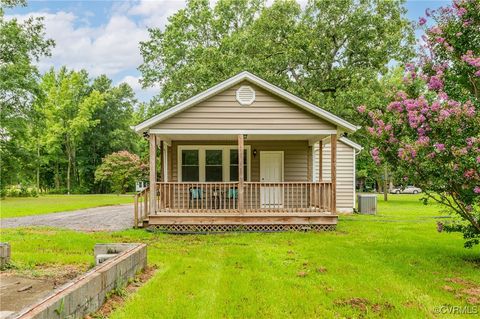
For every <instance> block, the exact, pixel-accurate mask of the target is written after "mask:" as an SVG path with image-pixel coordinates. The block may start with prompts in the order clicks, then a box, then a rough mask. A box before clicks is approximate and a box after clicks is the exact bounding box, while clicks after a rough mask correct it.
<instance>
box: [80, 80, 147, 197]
mask: <svg viewBox="0 0 480 319" xmlns="http://www.w3.org/2000/svg"><path fill="white" fill-rule="evenodd" d="M91 87H92V89H93V90H96V91H98V92H100V93H102V94H103V96H104V101H105V103H103V104H102V105H101V106H100V107H98V108H97V109H95V111H94V112H93V114H92V120H94V121H98V125H95V126H92V127H90V128H89V129H88V130H87V131H86V132H85V134H84V136H83V138H82V140H81V142H80V143H79V145H78V148H79V150H78V154H77V158H78V165H79V168H80V172H79V173H80V183H81V186H82V188H84V190H85V191H90V192H92V191H93V192H103V191H109V189H108V188H106V186H108V185H106V184H98V185H94V182H95V181H94V179H95V176H94V173H95V170H96V168H97V166H98V165H100V164H101V162H102V158H104V157H105V156H106V155H107V154H110V153H113V152H118V151H121V150H127V151H129V152H133V153H136V152H138V149H139V147H138V143H139V141H140V137H139V136H138V135H137V134H135V132H134V131H133V130H132V129H131V128H130V126H131V125H134V124H136V122H135V117H134V105H135V104H136V103H137V101H136V99H135V93H134V92H133V90H132V88H131V87H130V86H128V85H127V84H125V83H122V84H120V85H118V86H112V81H111V80H110V79H109V78H107V77H106V76H105V75H102V76H99V77H98V78H96V79H95V80H94V81H93V84H92V86H91Z"/></svg>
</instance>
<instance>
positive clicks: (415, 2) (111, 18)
mask: <svg viewBox="0 0 480 319" xmlns="http://www.w3.org/2000/svg"><path fill="white" fill-rule="evenodd" d="M297 1H299V0H297ZM306 1H307V0H300V1H299V2H300V3H305V2H306ZM450 2H451V1H447V0H443V1H439V0H409V1H407V3H406V8H407V10H408V14H407V16H408V18H409V19H410V20H414V21H417V20H418V18H419V17H421V16H424V15H425V9H427V8H430V9H435V8H438V7H440V6H445V5H448V4H449V3H450ZM184 5H185V3H184V1H182V0H138V1H127V0H125V1H100V0H96V1H91V0H88V1H31V0H30V1H29V3H28V6H27V7H25V8H14V9H10V10H7V12H6V13H7V15H8V16H15V17H17V18H19V19H25V18H26V17H28V16H32V15H33V16H44V17H45V24H46V32H47V35H48V36H49V37H50V38H53V39H54V40H55V41H56V47H55V48H54V49H53V51H52V56H51V57H50V58H44V59H42V60H41V61H40V62H39V67H40V70H41V71H45V70H47V69H49V68H50V67H52V66H54V67H60V66H62V65H67V66H68V67H70V68H74V69H82V68H83V69H86V70H87V71H88V72H89V73H90V74H91V75H92V76H97V75H100V74H106V75H108V76H109V77H110V78H112V79H113V81H114V83H115V84H118V83H121V82H126V83H128V84H130V85H131V86H132V87H133V89H134V90H135V92H136V94H137V97H138V98H139V100H141V101H147V100H149V99H150V98H151V97H152V96H153V95H155V94H156V93H157V92H158V90H159V89H158V88H148V89H142V88H141V87H140V84H139V82H138V80H139V78H140V73H139V72H138V71H137V69H136V68H137V67H138V65H140V63H141V62H142V59H141V55H140V52H139V49H138V43H139V41H142V40H145V39H147V37H148V32H147V28H148V27H160V28H163V26H164V25H165V23H166V22H167V18H168V16H170V15H172V14H173V13H175V12H176V11H177V10H178V9H180V8H182V7H184Z"/></svg>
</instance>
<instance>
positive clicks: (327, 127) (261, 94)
mask: <svg viewBox="0 0 480 319" xmlns="http://www.w3.org/2000/svg"><path fill="white" fill-rule="evenodd" d="M134 129H135V131H136V132H137V133H138V134H143V135H144V136H148V138H149V143H150V144H149V145H150V146H149V147H150V181H149V185H150V187H149V188H147V189H146V190H144V191H143V192H141V193H140V194H139V195H137V196H136V205H135V214H136V223H138V222H140V223H143V225H147V226H149V227H156V228H158V229H160V230H162V231H165V232H212V231H228V230H239V229H241V230H246V231H249V230H252V231H258V230H260V231H278V230H307V229H312V230H329V229H334V228H335V225H336V224H337V220H338V216H337V212H344V211H345V212H351V211H352V210H353V207H354V206H355V155H356V154H357V153H358V152H359V151H360V150H361V147H360V146H359V145H358V144H356V143H354V142H352V141H351V140H349V139H347V138H346V137H345V136H344V135H345V134H346V133H353V132H355V130H357V126H355V125H353V124H351V123H349V122H347V121H345V120H343V119H341V118H339V117H337V116H335V115H333V114H332V113H329V112H327V111H325V110H323V109H321V108H319V107H317V106H315V105H312V104H311V103H309V102H307V101H305V100H302V99H301V98H299V97H297V96H295V95H293V94H291V93H289V92H287V91H285V90H283V89H281V88H279V87H277V86H275V85H273V84H271V83H269V82H267V81H265V80H263V79H261V78H259V77H257V76H255V75H253V74H251V73H249V72H242V73H239V74H237V75H235V76H233V77H232V78H230V79H228V80H226V81H223V82H221V83H219V84H217V85H215V86H214V87H212V88H210V89H208V90H206V91H203V92H201V93H200V94H197V95H196V96H194V97H192V98H190V99H188V100H186V101H184V102H182V103H180V104H178V105H176V106H174V107H172V108H170V109H168V110H165V111H164V112H162V113H160V114H158V115H156V116H154V117H152V118H150V119H148V120H146V121H144V122H143V123H140V124H138V125H137V126H135V127H134ZM157 169H158V170H159V172H158V171H157ZM158 176H160V178H157V177H158ZM152 185H154V186H155V187H152Z"/></svg>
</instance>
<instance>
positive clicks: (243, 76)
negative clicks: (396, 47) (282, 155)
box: [135, 71, 359, 133]
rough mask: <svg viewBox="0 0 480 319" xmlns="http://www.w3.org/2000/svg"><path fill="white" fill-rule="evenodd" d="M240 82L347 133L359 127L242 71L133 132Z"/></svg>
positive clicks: (147, 127)
mask: <svg viewBox="0 0 480 319" xmlns="http://www.w3.org/2000/svg"><path fill="white" fill-rule="evenodd" d="M242 81H249V82H251V83H253V84H255V85H258V86H259V87H261V88H263V89H265V90H267V91H269V92H270V93H273V94H275V95H277V96H279V97H281V98H283V99H285V100H287V101H289V102H291V103H293V104H295V105H297V106H299V107H300V108H302V109H304V110H306V111H308V112H310V113H312V114H314V115H316V116H318V117H320V118H322V119H324V120H327V121H328V122H330V123H333V124H335V125H337V126H339V127H340V128H342V129H343V130H345V131H347V132H355V131H356V130H357V129H358V128H359V127H358V126H356V125H353V124H351V123H349V122H347V121H345V120H344V119H342V118H340V117H338V116H336V115H334V114H332V113H330V112H328V111H326V110H324V109H321V108H319V107H317V106H315V105H313V104H312V103H310V102H307V101H305V100H303V99H301V98H299V97H298V96H295V95H293V94H292V93H289V92H287V91H285V90H284V89H281V88H279V87H278V86H275V85H273V84H271V83H269V82H267V81H265V80H264V79H261V78H259V77H258V76H256V75H254V74H252V73H250V72H247V71H244V72H241V73H239V74H237V75H235V76H233V77H231V78H229V79H227V80H225V81H223V82H221V83H219V84H217V85H215V86H213V87H211V88H209V89H207V90H205V91H203V92H201V93H199V94H197V95H195V96H193V97H191V98H189V99H187V100H185V101H183V102H181V103H179V104H177V105H175V106H173V107H171V108H169V109H167V110H165V111H163V112H162V113H160V114H157V115H155V116H154V117H152V118H150V119H148V120H146V121H144V122H142V123H140V124H138V125H136V126H135V131H136V132H137V133H142V132H144V131H146V130H148V129H149V128H150V127H152V126H153V125H156V124H158V123H160V122H161V121H163V120H166V119H168V118H170V117H172V116H174V115H175V114H177V113H179V112H182V111H184V110H186V109H188V108H189V107H191V106H193V105H195V104H197V103H199V102H202V101H204V100H206V99H208V98H209V97H212V96H214V95H215V94H217V93H219V92H221V91H223V90H225V89H227V88H229V87H232V86H234V85H235V84H238V83H240V82H242Z"/></svg>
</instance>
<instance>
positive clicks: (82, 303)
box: [8, 244, 147, 319]
mask: <svg viewBox="0 0 480 319" xmlns="http://www.w3.org/2000/svg"><path fill="white" fill-rule="evenodd" d="M101 246H102V247H95V253H96V254H97V253H101V252H102V251H107V250H108V251H114V250H115V249H117V251H119V254H118V255H117V256H116V257H114V258H111V259H109V260H107V261H105V262H104V263H102V264H100V265H98V266H96V267H95V268H93V269H92V270H90V271H89V272H87V273H86V274H85V275H83V276H80V277H78V278H76V279H74V280H73V281H71V282H69V283H67V284H65V285H63V286H62V287H60V288H58V289H57V290H55V291H54V292H53V293H52V294H51V295H49V296H48V297H46V298H44V299H42V300H39V301H38V302H37V303H36V304H34V305H32V306H30V307H29V308H27V309H24V310H22V311H20V312H19V313H17V314H13V315H12V316H10V317H8V318H9V319H10V318H12V319H13V318H15V319H20V318H21V319H27V318H28V319H33V318H35V319H56V318H58V319H60V318H83V317H84V316H86V315H87V314H89V313H92V312H94V311H96V310H98V309H99V308H100V307H101V306H102V305H103V303H104V302H105V298H106V296H107V294H108V293H109V292H110V291H112V290H113V289H115V288H116V287H118V286H119V285H126V284H127V282H128V280H129V279H130V278H133V277H134V276H135V275H136V274H137V273H138V272H140V271H142V270H143V269H145V267H146V266H147V247H146V245H145V244H121V245H118V244H111V245H110V244H105V245H101ZM120 248H121V250H120Z"/></svg>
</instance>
